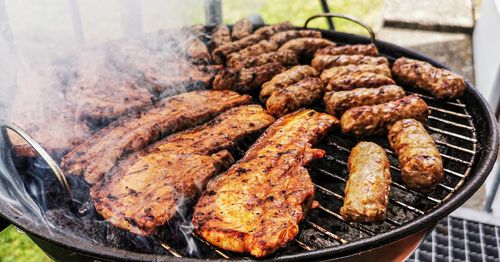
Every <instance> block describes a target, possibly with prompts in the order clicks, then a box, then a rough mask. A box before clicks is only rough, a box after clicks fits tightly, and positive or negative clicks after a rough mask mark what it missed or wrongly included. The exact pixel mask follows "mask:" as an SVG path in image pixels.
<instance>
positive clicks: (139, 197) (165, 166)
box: [91, 105, 274, 235]
mask: <svg viewBox="0 0 500 262" xmlns="http://www.w3.org/2000/svg"><path fill="white" fill-rule="evenodd" d="M273 122H274V119H273V117H272V116H271V115H269V114H267V113H266V111H265V110H264V109H263V108H262V107H261V106H259V105H248V106H241V107H236V108H233V109H230V110H228V111H227V112H225V113H222V114H220V115H219V116H218V117H216V118H214V119H213V120H211V121H210V122H208V123H206V124H203V125H201V126H197V127H195V128H192V129H189V130H186V131H183V132H180V133H176V134H173V135H171V136H169V137H167V138H165V139H163V140H161V141H159V142H157V143H155V144H153V145H151V146H150V147H149V148H148V149H147V150H143V151H140V152H138V153H135V154H132V155H130V156H129V157H127V158H126V159H125V160H123V161H121V162H120V163H119V164H118V166H116V167H115V168H113V169H112V171H111V172H109V173H108V174H107V175H106V176H105V178H104V179H103V180H101V182H99V183H97V184H95V185H94V186H93V187H92V189H91V197H92V199H93V201H94V206H95V207H96V209H97V211H98V212H99V213H100V214H101V215H102V216H103V217H104V218H105V219H106V220H108V221H110V223H111V224H113V225H115V226H117V227H120V228H122V229H126V230H128V231H131V232H133V233H136V234H140V235H151V234H153V233H154V232H155V231H156V229H157V227H159V226H161V225H163V224H165V223H167V222H168V221H169V220H171V219H172V218H173V217H174V216H175V214H176V212H177V211H178V207H179V206H181V205H183V204H186V203H185V201H186V200H187V199H192V198H194V197H196V195H197V194H198V193H199V192H200V190H202V189H203V188H204V186H205V184H206V182H207V181H208V179H209V178H210V177H212V176H213V175H215V174H217V173H218V172H219V171H221V170H223V169H225V168H227V167H228V166H229V165H230V164H231V163H232V162H233V161H232V157H231V155H230V154H229V153H228V152H227V151H225V149H229V148H231V147H234V146H235V145H236V143H237V142H239V141H240V140H242V139H244V138H246V137H248V136H249V135H252V134H255V133H259V132H261V131H262V130H264V129H265V128H266V127H268V126H269V125H270V124H272V123H273ZM216 152H218V153H217V154H215V155H212V154H214V153H216Z"/></svg>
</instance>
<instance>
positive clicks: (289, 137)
mask: <svg viewBox="0 0 500 262" xmlns="http://www.w3.org/2000/svg"><path fill="white" fill-rule="evenodd" d="M336 124H338V120H337V119H336V118H335V117H333V116H330V115H327V114H322V113H317V112H315V111H313V110H301V111H298V112H295V113H292V114H289V115H286V116H284V117H282V118H280V119H279V120H277V121H276V122H275V123H274V124H273V125H271V127H269V128H268V129H267V130H266V131H265V133H264V134H263V135H262V136H261V137H260V138H259V139H258V140H257V142H256V143H255V144H254V145H253V146H252V147H251V148H250V149H249V150H248V151H247V153H246V154H245V156H244V157H243V158H242V159H241V160H240V161H239V162H238V163H236V164H234V165H233V166H231V168H229V170H227V171H226V172H225V173H223V174H221V175H220V176H218V177H217V178H215V179H213V180H211V181H210V182H209V183H208V185H207V188H206V190H205V191H204V192H203V195H202V197H201V199H200V200H199V202H198V203H197V205H196V206H195V209H194V214H193V225H194V228H195V232H196V233H198V234H199V235H200V236H201V237H202V238H204V239H205V240H207V241H208V242H210V243H211V244H213V245H215V246H217V247H220V248H223V249H227V250H230V251H234V252H250V253H251V254H252V255H254V256H256V257H263V256H266V255H268V254H271V253H272V252H274V251H276V250H277V249H279V248H281V247H283V246H285V245H286V244H287V243H288V242H290V241H291V240H292V239H293V238H294V237H295V235H296V234H297V233H298V230H299V229H298V224H299V222H300V221H301V220H302V219H303V218H304V213H305V212H306V210H305V209H307V208H309V206H310V205H311V202H312V201H311V200H312V197H313V195H314V185H313V183H312V181H311V178H310V177H309V173H308V172H307V170H306V169H305V168H304V166H305V165H307V164H308V163H309V162H310V161H312V160H313V159H316V158H321V157H322V156H323V155H324V151H322V150H319V149H313V148H311V143H315V142H316V140H318V139H319V138H320V137H321V136H323V135H324V134H325V133H327V132H328V130H329V129H330V128H331V127H333V126H334V125H336Z"/></svg>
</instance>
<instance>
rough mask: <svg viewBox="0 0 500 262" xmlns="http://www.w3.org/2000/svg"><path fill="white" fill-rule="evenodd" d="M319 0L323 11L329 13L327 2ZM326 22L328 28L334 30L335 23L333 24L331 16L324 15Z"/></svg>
mask: <svg viewBox="0 0 500 262" xmlns="http://www.w3.org/2000/svg"><path fill="white" fill-rule="evenodd" d="M320 2H321V7H322V8H323V12H324V13H330V7H329V6H328V3H327V1H326V0H320ZM325 19H326V22H327V23H328V28H330V30H335V25H334V24H333V18H331V17H325Z"/></svg>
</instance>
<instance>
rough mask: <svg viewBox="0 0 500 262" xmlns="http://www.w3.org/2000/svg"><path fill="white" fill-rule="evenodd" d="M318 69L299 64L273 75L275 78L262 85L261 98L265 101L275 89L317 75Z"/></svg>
mask: <svg viewBox="0 0 500 262" xmlns="http://www.w3.org/2000/svg"><path fill="white" fill-rule="evenodd" d="M317 75H318V71H316V70H315V69H314V68H312V67H310V66H308V65H297V66H294V67H292V68H290V69H288V70H286V71H284V72H282V73H280V74H277V75H275V76H273V78H272V79H271V80H270V81H268V82H266V83H264V84H263V85H262V90H261V91H260V100H261V101H262V102H265V101H266V100H267V98H269V96H271V94H272V93H273V92H275V91H278V90H280V89H283V88H284V87H287V86H289V85H291V84H293V83H296V82H298V81H300V80H302V79H304V78H306V77H308V76H317Z"/></svg>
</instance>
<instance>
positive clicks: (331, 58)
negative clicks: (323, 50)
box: [311, 55, 389, 71]
mask: <svg viewBox="0 0 500 262" xmlns="http://www.w3.org/2000/svg"><path fill="white" fill-rule="evenodd" d="M363 64H366V65H386V66H389V61H387V58H385V57H374V56H363V55H317V56H315V57H314V59H313V60H312V62H311V65H312V66H313V67H314V68H316V70H319V71H323V70H325V69H327V68H331V67H334V66H345V65H363Z"/></svg>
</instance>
